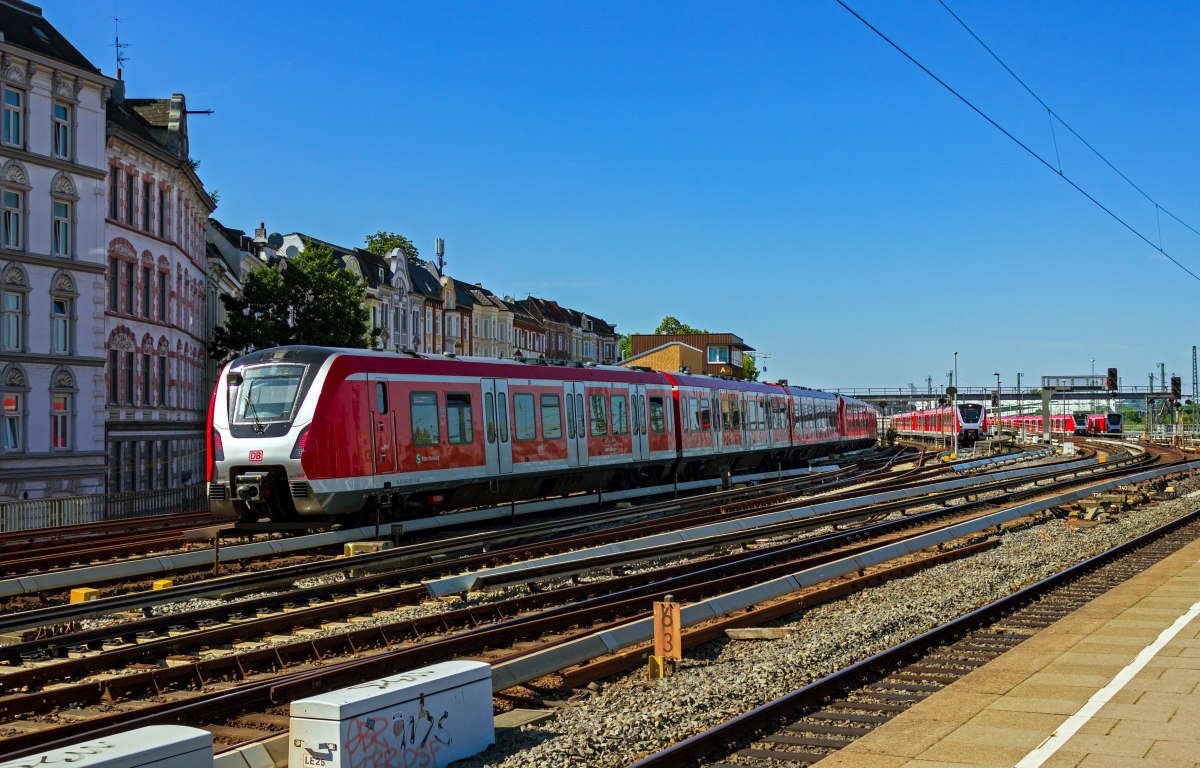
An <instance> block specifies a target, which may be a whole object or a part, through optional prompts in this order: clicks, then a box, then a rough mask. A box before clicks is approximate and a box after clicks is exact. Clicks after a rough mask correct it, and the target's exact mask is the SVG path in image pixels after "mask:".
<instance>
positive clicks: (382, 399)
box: [375, 381, 387, 416]
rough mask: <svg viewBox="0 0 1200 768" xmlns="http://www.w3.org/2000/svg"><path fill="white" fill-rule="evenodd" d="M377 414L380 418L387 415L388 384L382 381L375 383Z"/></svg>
mask: <svg viewBox="0 0 1200 768" xmlns="http://www.w3.org/2000/svg"><path fill="white" fill-rule="evenodd" d="M375 412H376V413H378V414H379V415H380V416H383V415H384V414H385V413H387V384H386V383H385V382H382V381H377V382H375Z"/></svg>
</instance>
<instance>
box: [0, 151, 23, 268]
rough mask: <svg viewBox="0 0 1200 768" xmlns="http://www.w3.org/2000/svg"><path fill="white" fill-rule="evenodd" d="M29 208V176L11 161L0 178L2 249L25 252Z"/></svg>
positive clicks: (0, 245) (0, 239) (0, 241)
mask: <svg viewBox="0 0 1200 768" xmlns="http://www.w3.org/2000/svg"><path fill="white" fill-rule="evenodd" d="M28 206H29V175H28V174H26V173H25V168H24V167H23V166H22V165H21V164H20V163H18V162H17V161H16V160H9V161H8V162H7V163H5V164H4V171H3V177H2V178H0V248H6V249H8V250H10V251H23V250H25V241H26V235H27V231H28V225H27V222H28V221H29V216H28Z"/></svg>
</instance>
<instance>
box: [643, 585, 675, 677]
mask: <svg viewBox="0 0 1200 768" xmlns="http://www.w3.org/2000/svg"><path fill="white" fill-rule="evenodd" d="M682 658H683V642H682V639H681V637H680V626H679V603H677V602H675V600H674V598H673V597H672V596H671V595H667V597H666V599H665V600H662V601H658V602H655V603H654V655H653V656H651V657H650V660H649V664H648V666H647V667H646V676H647V678H648V679H650V680H657V679H659V678H662V677H666V676H668V675H670V674H672V673H674V671H675V663H676V662H678V661H680V660H681V659H682Z"/></svg>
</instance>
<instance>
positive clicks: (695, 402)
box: [688, 397, 704, 432]
mask: <svg viewBox="0 0 1200 768" xmlns="http://www.w3.org/2000/svg"><path fill="white" fill-rule="evenodd" d="M688 402H689V403H690V404H691V406H692V415H691V416H690V417H689V418H690V419H691V422H692V431H693V432H699V431H700V430H702V429H704V426H703V424H704V422H702V421H700V398H698V397H689V398H688Z"/></svg>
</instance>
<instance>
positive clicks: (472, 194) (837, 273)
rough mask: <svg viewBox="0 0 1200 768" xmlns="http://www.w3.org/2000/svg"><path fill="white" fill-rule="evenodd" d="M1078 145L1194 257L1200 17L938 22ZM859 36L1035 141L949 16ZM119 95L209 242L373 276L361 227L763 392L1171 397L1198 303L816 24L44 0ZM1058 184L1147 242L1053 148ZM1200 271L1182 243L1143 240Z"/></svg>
mask: <svg viewBox="0 0 1200 768" xmlns="http://www.w3.org/2000/svg"><path fill="white" fill-rule="evenodd" d="M947 1H948V2H949V3H950V6H951V7H952V8H953V9H954V10H955V12H956V13H958V15H959V16H961V17H962V18H963V19H964V20H965V21H966V22H967V23H968V24H969V25H971V26H972V28H973V29H974V30H975V32H976V33H977V34H979V35H980V36H981V37H982V38H983V39H984V40H985V41H986V42H987V43H988V44H989V45H990V46H991V47H992V49H993V50H995V51H996V52H997V53H998V54H999V55H1000V56H1001V57H1002V58H1004V59H1005V61H1006V62H1007V63H1008V65H1009V66H1010V67H1012V68H1013V69H1014V70H1015V71H1016V72H1017V73H1018V74H1019V75H1021V76H1022V78H1023V79H1024V80H1025V81H1026V82H1027V83H1028V84H1029V85H1030V86H1031V87H1032V88H1033V89H1034V90H1035V91H1036V92H1038V93H1039V95H1041V97H1042V98H1043V99H1045V100H1046V102H1048V103H1049V105H1050V106H1051V107H1052V108H1053V109H1054V110H1055V111H1056V112H1057V113H1058V114H1060V115H1061V116H1062V117H1063V118H1064V119H1065V120H1066V121H1067V122H1068V123H1070V124H1071V125H1072V127H1074V128H1075V129H1076V130H1078V131H1079V132H1080V133H1081V134H1082V135H1083V136H1084V137H1085V138H1086V139H1088V141H1089V142H1091V143H1092V144H1093V145H1094V146H1096V147H1097V148H1099V149H1100V150H1101V151H1102V152H1104V153H1105V155H1106V156H1107V157H1108V158H1109V159H1110V160H1111V161H1112V162H1113V163H1114V164H1115V165H1116V166H1117V167H1118V168H1120V169H1121V170H1122V171H1123V172H1124V173H1125V174H1126V175H1128V176H1129V177H1130V178H1131V179H1133V180H1134V181H1135V182H1136V183H1137V184H1138V185H1139V186H1140V187H1141V188H1142V189H1144V190H1146V191H1147V192H1148V193H1149V194H1150V195H1151V196H1152V197H1154V198H1155V199H1156V200H1157V201H1158V202H1159V203H1160V204H1162V205H1163V207H1165V208H1167V209H1169V210H1171V211H1172V212H1174V213H1175V214H1177V215H1178V216H1179V217H1180V218H1182V219H1183V220H1185V221H1187V222H1188V223H1189V224H1191V225H1192V226H1194V227H1196V228H1197V229H1200V201H1198V200H1197V196H1196V189H1197V187H1196V180H1197V179H1198V178H1200V151H1198V149H1197V147H1198V145H1197V141H1196V136H1197V135H1198V133H1200V131H1198V130H1197V129H1198V126H1197V118H1198V112H1197V102H1196V99H1195V97H1194V92H1195V76H1196V64H1197V62H1198V61H1200V34H1198V33H1200V5H1197V4H1194V3H1168V2H1152V1H1149V0H1148V1H1147V2H1138V3H1128V2H1122V3H1118V2H1079V1H1067V2H1054V3H1046V2H1040V1H1038V2H1031V1H1027V0H1014V1H1013V2H990V3H981V2H969V1H968V0H947ZM848 2H850V5H851V6H852V7H854V8H855V9H856V10H858V11H859V12H860V13H862V14H863V15H864V16H865V17H866V18H867V19H869V20H870V21H872V22H873V23H874V24H875V25H876V26H878V27H879V28H880V29H881V30H882V31H884V32H885V33H887V34H888V35H890V36H892V37H893V39H895V40H896V41H897V42H898V43H899V44H901V45H903V46H904V47H906V48H907V49H908V50H909V52H910V53H912V54H913V55H914V56H915V57H916V58H918V59H919V60H921V61H922V62H923V63H924V64H925V65H926V66H928V67H929V68H930V69H932V70H933V71H934V72H935V73H937V74H938V75H939V76H941V77H942V78H943V79H945V80H946V81H947V82H948V83H949V84H951V85H952V86H954V87H955V88H956V89H958V90H960V91H961V92H962V93H963V94H964V95H965V96H967V97H968V98H970V99H971V100H972V101H974V102H975V103H976V104H977V105H978V106H979V107H980V108H981V109H983V110H984V111H985V112H988V113H989V114H991V115H992V116H993V117H995V118H996V119H997V120H998V121H999V122H1001V123H1002V124H1003V125H1004V126H1005V127H1006V128H1007V129H1009V130H1010V131H1011V132H1013V133H1014V134H1015V135H1016V136H1018V137H1019V138H1021V139H1022V140H1023V141H1025V142H1026V143H1028V144H1029V146H1030V147H1031V148H1033V149H1034V150H1035V151H1037V152H1039V153H1041V154H1043V155H1044V156H1046V157H1048V158H1051V159H1052V162H1057V161H1054V160H1053V158H1054V157H1055V147H1054V140H1053V137H1052V135H1051V131H1050V122H1049V120H1048V117H1047V114H1046V112H1045V110H1044V109H1043V108H1042V107H1041V106H1039V105H1038V103H1037V102H1036V101H1034V100H1033V99H1032V98H1030V97H1029V96H1028V95H1027V94H1026V93H1025V92H1024V91H1023V90H1022V89H1021V87H1020V86H1019V85H1018V84H1017V83H1016V82H1014V81H1013V80H1012V79H1011V78H1009V77H1008V75H1006V74H1005V73H1004V72H1003V70H1002V69H1001V68H1000V67H999V66H998V65H997V64H996V63H995V62H994V61H993V60H992V59H991V58H990V57H988V55H987V53H986V52H985V51H983V49H981V48H980V47H979V46H978V45H977V44H976V43H975V42H974V41H973V40H972V39H971V38H970V37H969V36H968V35H967V33H966V32H965V31H964V30H963V29H962V28H961V27H959V26H958V25H957V23H956V22H955V21H954V20H953V19H952V18H951V17H950V16H949V15H948V14H947V13H946V11H945V10H944V9H943V8H942V7H941V6H940V5H939V4H938V3H937V2H936V0H909V1H906V2H890V1H889V0H848ZM43 6H44V13H45V15H46V16H47V17H48V18H49V19H50V21H51V22H52V23H54V24H55V25H56V26H57V27H58V28H59V29H60V30H61V31H62V32H63V33H64V34H65V35H66V36H67V37H68V38H69V39H71V40H72V41H73V42H74V43H75V44H76V46H77V47H78V48H79V49H80V50H81V51H83V53H84V54H85V55H87V56H88V57H89V58H91V59H92V60H93V62H94V63H96V64H97V66H99V67H100V68H101V69H102V70H103V71H104V72H105V73H108V74H112V73H113V72H114V64H113V55H112V54H113V49H112V47H111V44H112V41H113V22H112V20H111V17H112V16H113V15H114V13H117V14H119V15H120V16H121V18H122V20H123V21H122V25H121V37H122V40H123V41H124V42H128V43H129V44H130V47H129V48H128V49H127V51H126V53H127V55H128V57H129V62H128V65H127V67H126V70H125V79H126V81H127V83H128V92H129V95H131V96H136V97H162V96H167V95H169V94H170V93H172V92H174V91H179V92H183V93H185V94H186V95H187V97H188V104H189V106H190V107H191V108H193V109H201V108H211V109H213V110H215V114H214V115H212V116H199V115H198V116H194V117H192V118H191V119H190V121H189V125H190V129H191V142H192V143H191V148H192V154H193V156H194V157H196V158H198V159H200V160H201V161H202V165H201V167H200V171H199V172H200V176H201V177H202V178H203V180H204V182H205V184H206V186H208V187H209V188H210V189H218V190H220V203H221V205H220V208H219V210H218V211H217V214H216V215H217V217H218V218H219V219H220V220H221V221H222V222H223V223H225V224H226V225H228V226H234V227H238V228H242V229H246V230H252V229H253V228H254V227H255V226H256V225H257V224H258V222H259V221H260V220H263V221H265V222H266V224H267V227H268V229H269V230H272V231H281V232H290V231H297V230H299V231H303V232H307V233H310V234H313V235H316V236H318V237H321V238H323V239H326V240H330V241H333V242H337V243H342V244H345V245H360V244H361V243H362V239H363V236H364V235H366V234H367V233H369V232H373V231H376V230H379V229H387V230H394V231H398V232H402V233H404V234H406V235H408V236H409V237H411V238H412V239H413V240H414V242H415V243H416V244H417V245H418V247H419V248H420V249H421V252H422V254H423V255H432V251H433V241H434V238H436V237H443V238H445V240H446V251H447V260H448V267H447V270H448V271H449V272H450V274H452V275H453V276H454V277H456V278H458V279H465V280H468V281H471V282H475V281H482V282H483V283H484V284H485V285H487V286H488V287H489V288H490V289H492V290H493V291H495V292H497V293H500V294H505V293H508V294H512V295H515V296H523V295H525V294H526V293H529V292H532V293H535V294H537V295H541V296H546V297H550V298H554V299H557V300H558V301H560V302H563V303H565V304H568V305H570V306H573V307H576V308H578V309H580V310H584V311H586V312H589V313H593V314H596V315H599V316H601V317H604V318H605V319H607V320H609V321H610V322H613V323H616V324H617V327H618V330H620V331H623V332H631V331H652V330H653V328H654V327H655V325H657V323H658V321H659V320H660V319H661V318H662V317H663V316H664V315H674V316H676V317H679V318H680V319H681V320H683V321H684V322H687V323H690V324H692V325H696V326H701V327H704V328H707V329H709V330H712V331H731V332H734V333H737V334H739V335H741V336H742V337H743V338H745V339H746V341H747V342H748V343H750V344H751V345H753V346H754V347H756V348H758V349H759V350H761V351H763V352H767V353H770V355H771V357H770V359H768V360H766V361H765V363H766V365H767V368H768V373H767V376H766V378H775V377H777V376H784V377H787V378H788V379H790V380H791V381H792V382H794V383H805V384H810V385H815V386H823V387H837V386H842V387H852V386H895V385H906V384H907V383H909V382H914V383H916V384H917V385H918V386H920V387H923V386H924V380H925V377H926V376H927V375H931V376H933V377H934V384H935V385H937V384H939V383H941V384H944V383H945V381H946V371H947V370H948V369H949V368H950V366H951V362H952V353H953V352H954V351H956V350H957V351H958V352H959V353H960V354H959V370H960V379H961V381H962V383H963V385H964V386H967V385H985V384H989V383H992V382H994V378H993V377H992V375H991V374H992V372H993V371H1000V372H1001V375H1002V378H1003V379H1004V382H1005V385H1006V386H1007V385H1009V384H1011V383H1013V382H1014V381H1015V376H1016V372H1017V371H1018V370H1019V371H1022V372H1023V373H1024V374H1025V376H1026V379H1025V380H1026V381H1030V380H1031V379H1034V378H1035V377H1037V376H1040V375H1043V374H1057V373H1087V372H1088V371H1089V370H1090V365H1091V363H1090V360H1091V359H1092V358H1095V366H1096V370H1097V371H1103V369H1104V368H1106V367H1108V366H1110V365H1113V366H1117V367H1119V368H1120V371H1121V375H1122V378H1123V380H1124V381H1125V382H1126V383H1138V384H1145V383H1146V373H1147V372H1148V371H1149V370H1151V367H1152V366H1154V369H1155V370H1157V366H1156V364H1157V363H1158V362H1159V361H1163V362H1165V363H1166V364H1167V372H1168V375H1169V374H1170V373H1171V372H1172V371H1175V372H1178V373H1179V374H1181V375H1183V376H1184V380H1185V387H1187V386H1188V383H1187V382H1190V379H1191V376H1190V368H1191V365H1190V363H1191V357H1190V355H1191V345H1192V344H1194V343H1200V329H1198V328H1197V324H1196V309H1195V307H1196V301H1195V298H1194V297H1195V296H1197V294H1198V293H1200V291H1198V289H1200V282H1197V281H1196V280H1194V279H1193V278H1191V277H1189V276H1188V275H1187V274H1185V273H1184V272H1183V271H1181V270H1179V269H1178V268H1177V267H1175V266H1173V265H1172V264H1170V263H1169V262H1168V261H1167V260H1166V259H1165V258H1164V257H1163V256H1161V255H1160V254H1158V253H1157V252H1156V251H1154V250H1153V249H1151V248H1150V247H1149V246H1147V245H1146V244H1145V243H1143V242H1142V241H1140V240H1138V239H1137V238H1136V237H1135V236H1134V235H1132V234H1130V233H1129V232H1128V231H1127V230H1126V229H1125V228H1123V227H1122V226H1121V225H1120V224H1118V223H1117V222H1115V221H1114V220H1113V219H1111V218H1110V217H1109V216H1108V215H1106V214H1105V213H1103V212H1102V211H1101V210H1099V209H1098V208H1096V207H1095V206H1094V205H1092V204H1091V203H1089V202H1088V201H1087V200H1086V199H1084V198H1083V197H1082V196H1081V195H1080V194H1079V193H1078V192H1076V191H1075V190H1073V189H1071V188H1070V187H1069V186H1068V185H1067V184H1066V183H1065V182H1064V181H1063V180H1062V179H1060V178H1058V177H1057V175H1056V174H1055V173H1053V172H1051V171H1048V170H1047V169H1046V168H1045V167H1044V166H1042V165H1041V164H1040V163H1038V162H1037V161H1036V160H1034V159H1033V158H1031V157H1030V156H1029V155H1027V154H1026V153H1025V152H1024V151H1023V150H1021V149H1020V148H1018V147H1017V146H1016V145H1015V144H1013V143H1012V142H1010V141H1009V140H1008V139H1007V138H1005V137H1004V136H1003V135H1002V134H1000V133H999V132H998V131H997V130H996V129H994V128H993V127H991V126H990V125H988V124H987V123H986V122H984V121H983V120H982V119H980V118H979V117H978V116H977V115H975V114H974V113H972V112H971V111H970V110H969V109H968V108H967V107H966V106H965V105H963V104H962V103H961V102H959V101H958V100H957V99H955V98H954V97H953V96H951V95H950V94H949V93H947V92H946V91H945V90H943V89H942V87H941V86H939V85H937V84H936V83H935V82H934V81H933V80H931V79H930V78H929V77H927V76H926V75H925V74H923V73H922V72H920V71H919V70H918V69H917V68H916V67H914V66H913V65H912V64H910V63H909V62H908V61H906V60H905V59H903V58H902V57H901V56H900V55H899V54H898V53H896V52H895V51H894V50H892V49H891V48H890V47H888V46H887V44H886V43H884V42H883V41H882V40H881V39H879V38H878V37H876V36H875V34H874V33H872V32H870V31H869V30H868V29H867V28H866V27H864V26H863V25H862V24H860V23H859V22H858V21H857V20H855V19H854V18H853V17H852V16H850V15H849V14H848V13H847V12H846V11H844V10H843V9H842V8H841V7H839V6H838V5H837V4H836V3H835V2H833V0H804V1H803V2H779V3H765V2H763V3H754V4H751V5H744V4H730V3H715V2H711V3H703V2H686V3H685V2H678V3H660V2H655V3H647V2H628V3H621V2H591V3H588V2H562V3H552V2H540V3H532V2H514V3H482V2H472V3H465V4H464V3H447V2H423V3H391V2H345V3H329V2H322V3H306V2H259V1H258V0H255V1H254V2H245V1H243V2H236V3H231V2H205V3H197V2H194V1H193V2H186V3H184V2H173V1H172V0H155V2H149V1H148V0H120V2H119V4H117V3H113V2H103V1H102V2H82V1H79V0H54V1H50V0H45V1H44V3H43ZM1057 140H1058V152H1059V154H1060V155H1061V158H1062V164H1063V170H1064V171H1065V172H1066V173H1067V175H1069V176H1072V177H1073V178H1075V179H1076V180H1077V181H1078V182H1079V183H1080V184H1081V185H1082V186H1084V188H1085V189H1087V190H1088V191H1089V192H1091V193H1093V194H1094V195H1096V196H1097V197H1098V198H1099V199H1100V200H1101V201H1102V202H1104V203H1105V204H1106V205H1107V206H1109V207H1111V208H1112V209H1113V210H1114V211H1115V212H1117V213H1118V214H1119V215H1121V216H1122V217H1124V218H1125V219H1126V220H1128V221H1129V222H1130V223H1131V224H1132V225H1134V226H1136V227H1138V228H1140V229H1142V230H1143V231H1144V232H1145V233H1147V234H1148V235H1149V236H1151V238H1152V239H1154V240H1156V241H1157V239H1158V226H1159V225H1158V222H1157V217H1156V215H1155V209H1154V206H1153V205H1151V204H1150V203H1148V202H1146V201H1145V199H1144V198H1141V197H1140V196H1139V195H1138V194H1137V193H1136V192H1133V191H1132V190H1130V189H1129V188H1128V186H1126V185H1125V184H1124V183H1123V182H1121V181H1120V179H1119V178H1118V177H1116V176H1115V175H1114V174H1113V173H1111V172H1109V171H1107V170H1106V169H1105V168H1104V167H1103V165H1102V164H1101V163H1100V162H1099V161H1097V160H1096V159H1095V158H1094V157H1092V156H1090V155H1089V154H1088V153H1087V151H1086V150H1085V149H1084V148H1083V147H1082V146H1081V145H1080V144H1079V143H1078V142H1077V141H1075V140H1074V139H1072V138H1070V137H1068V135H1067V133H1066V131H1065V130H1064V129H1062V127H1061V126H1059V127H1058V129H1057ZM1162 219H1163V223H1162V241H1163V245H1164V247H1165V248H1166V250H1167V251H1168V252H1169V253H1171V254H1172V255H1173V256H1175V257H1176V258H1178V259H1180V261H1182V262H1183V263H1184V264H1185V265H1187V266H1188V267H1189V268H1191V269H1192V270H1193V271H1196V272H1197V273H1200V236H1196V235H1195V234H1193V233H1191V232H1188V231H1187V230H1186V229H1185V228H1183V227H1181V226H1179V225H1178V224H1176V223H1174V222H1171V221H1170V220H1169V219H1167V218H1166V217H1165V216H1164V217H1162Z"/></svg>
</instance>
